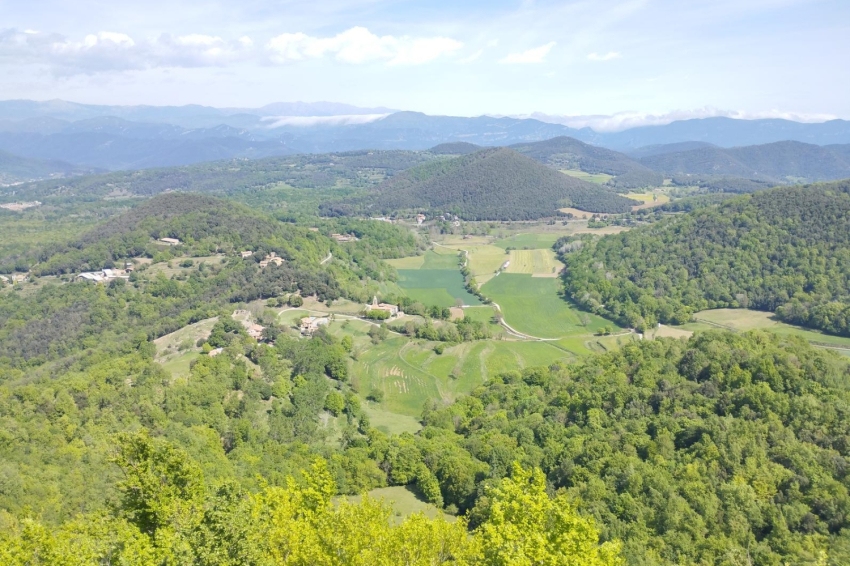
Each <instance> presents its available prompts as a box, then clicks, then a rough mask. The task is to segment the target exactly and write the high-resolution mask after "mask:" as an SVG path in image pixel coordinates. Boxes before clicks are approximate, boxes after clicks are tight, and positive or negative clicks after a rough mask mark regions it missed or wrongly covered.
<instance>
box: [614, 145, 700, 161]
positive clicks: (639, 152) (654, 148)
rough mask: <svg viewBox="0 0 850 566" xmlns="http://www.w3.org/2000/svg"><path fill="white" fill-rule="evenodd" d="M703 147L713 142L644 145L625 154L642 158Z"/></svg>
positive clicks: (634, 157) (633, 157)
mask: <svg viewBox="0 0 850 566" xmlns="http://www.w3.org/2000/svg"><path fill="white" fill-rule="evenodd" d="M704 147H714V144H710V143H708V142H702V141H686V142H677V143H663V144H657V145H646V146H643V147H639V148H637V149H633V150H631V151H628V152H626V155H628V156H629V157H631V158H632V159H638V160H640V159H643V158H644V157H652V156H655V155H664V154H667V153H679V152H681V151H690V150H692V149H702V148H704Z"/></svg>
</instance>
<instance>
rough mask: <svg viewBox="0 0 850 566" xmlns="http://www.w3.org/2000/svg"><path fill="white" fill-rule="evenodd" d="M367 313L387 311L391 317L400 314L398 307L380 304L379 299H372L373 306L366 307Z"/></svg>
mask: <svg viewBox="0 0 850 566" xmlns="http://www.w3.org/2000/svg"><path fill="white" fill-rule="evenodd" d="M366 310H367V311H386V312H388V313H390V317H393V316H397V315H398V314H399V310H398V307H397V306H396V305H389V304H387V303H379V302H378V297H377V296H375V297H372V304H371V305H366Z"/></svg>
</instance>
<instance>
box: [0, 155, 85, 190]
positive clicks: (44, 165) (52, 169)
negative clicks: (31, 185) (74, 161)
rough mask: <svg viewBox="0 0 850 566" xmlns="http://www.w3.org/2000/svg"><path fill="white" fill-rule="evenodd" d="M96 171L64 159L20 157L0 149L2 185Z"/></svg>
mask: <svg viewBox="0 0 850 566" xmlns="http://www.w3.org/2000/svg"><path fill="white" fill-rule="evenodd" d="M96 172H97V170H96V169H86V168H82V167H77V166H76V165H71V164H70V163H65V162H64V161H57V160H49V159H33V158H31V157H18V156H17V155H12V154H10V153H6V152H5V151H0V185H11V184H15V183H23V182H26V181H33V180H37V179H50V178H53V179H56V178H65V177H71V176H76V175H85V174H87V173H96Z"/></svg>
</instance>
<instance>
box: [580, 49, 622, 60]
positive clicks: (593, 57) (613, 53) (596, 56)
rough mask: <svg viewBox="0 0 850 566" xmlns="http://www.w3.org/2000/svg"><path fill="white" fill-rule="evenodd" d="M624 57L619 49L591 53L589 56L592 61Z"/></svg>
mask: <svg viewBox="0 0 850 566" xmlns="http://www.w3.org/2000/svg"><path fill="white" fill-rule="evenodd" d="M620 57H622V55H620V53H619V52H617V51H609V52H608V53H606V54H605V55H600V54H599V53H591V54H589V55H588V56H587V58H588V59H590V60H591V61H611V60H612V59H619V58H620Z"/></svg>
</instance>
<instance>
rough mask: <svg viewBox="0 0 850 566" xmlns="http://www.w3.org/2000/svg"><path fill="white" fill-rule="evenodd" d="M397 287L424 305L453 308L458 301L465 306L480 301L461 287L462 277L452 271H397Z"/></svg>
mask: <svg viewBox="0 0 850 566" xmlns="http://www.w3.org/2000/svg"><path fill="white" fill-rule="evenodd" d="M398 285H399V287H401V288H402V289H403V290H404V293H405V294H406V295H407V296H408V297H410V298H411V299H414V300H416V301H419V302H421V303H423V304H425V305H438V306H440V307H451V306H454V304H455V300H456V299H460V300H461V301H463V304H465V305H480V304H481V301H480V300H479V299H478V297H476V296H475V295H472V294H470V293H469V291H467V290H466V288H465V287H464V286H463V275H461V274H460V271H458V270H457V267H455V268H454V269H399V270H398Z"/></svg>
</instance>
